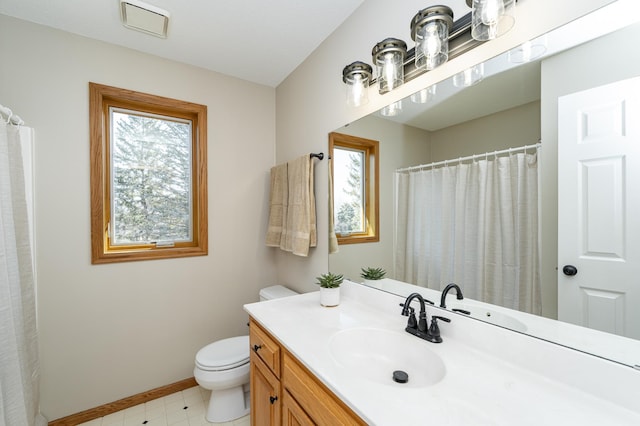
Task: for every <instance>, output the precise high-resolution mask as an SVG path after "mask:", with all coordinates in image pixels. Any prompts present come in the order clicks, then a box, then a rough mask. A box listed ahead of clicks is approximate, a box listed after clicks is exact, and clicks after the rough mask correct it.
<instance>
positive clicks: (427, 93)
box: [411, 84, 438, 104]
mask: <svg viewBox="0 0 640 426" xmlns="http://www.w3.org/2000/svg"><path fill="white" fill-rule="evenodd" d="M437 88H438V86H437V85H436V84H432V85H431V86H429V87H426V88H424V89H422V90H419V91H417V92H415V93H414V94H412V95H411V102H413V103H415V104H426V103H427V102H429V101H431V100H432V99H433V98H434V97H435V95H436V89H437Z"/></svg>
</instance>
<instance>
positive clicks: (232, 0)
mask: <svg viewBox="0 0 640 426" xmlns="http://www.w3.org/2000/svg"><path fill="white" fill-rule="evenodd" d="M145 1H146V3H149V4H151V5H153V6H156V7H159V8H161V9H165V10H167V11H169V13H170V15H171V18H170V21H169V31H168V37H167V39H161V38H158V37H154V36H151V35H147V34H144V33H140V32H136V31H133V30H130V29H127V28H125V27H124V26H123V25H122V24H121V22H120V15H119V0H0V13H2V14H4V15H9V16H13V17H16V18H20V19H23V20H26V21H32V22H36V23H39V24H43V25H47V26H50V27H53V28H58V29H61V30H65V31H68V32H71V33H75V34H80V35H82V36H85V37H89V38H93V39H97V40H102V41H106V42H109V43H113V44H117V45H121V46H126V47H130V48H132V49H135V50H139V51H142V52H146V53H151V54H154V55H157V56H161V57H164V58H168V59H173V60H176V61H179V62H184V63H187V64H191V65H196V66H199V67H203V68H207V69H210V70H213V71H217V72H220V73H222V74H227V75H231V76H234V77H238V78H241V79H244V80H248V81H252V82H255V83H260V84H264V85H267V86H271V87H275V86H277V85H278V84H279V83H280V82H282V80H284V78H285V77H286V76H287V75H289V74H290V73H291V72H292V71H293V70H294V69H295V68H296V67H297V66H298V65H300V63H302V62H303V61H304V59H305V58H306V57H307V56H309V54H310V53H311V52H313V50H314V49H315V48H316V47H318V45H320V43H321V42H322V41H323V40H324V39H325V38H326V37H327V36H328V35H329V34H331V33H332V32H333V31H334V30H335V29H336V28H337V27H338V26H339V25H340V24H341V23H342V22H344V20H345V19H346V18H347V17H348V16H349V15H351V13H352V12H353V11H354V10H355V9H357V8H358V6H360V5H361V4H362V3H363V1H364V0H321V1H305V0H188V1H178V0H145Z"/></svg>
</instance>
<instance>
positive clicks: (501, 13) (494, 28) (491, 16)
mask: <svg viewBox="0 0 640 426" xmlns="http://www.w3.org/2000/svg"><path fill="white" fill-rule="evenodd" d="M469 3H471V37H473V38H474V39H476V40H480V41H486V40H493V39H494V38H496V37H500V36H501V35H503V34H505V33H506V32H508V31H509V30H510V29H511V28H512V27H513V24H515V22H516V17H515V9H516V0H467V4H469Z"/></svg>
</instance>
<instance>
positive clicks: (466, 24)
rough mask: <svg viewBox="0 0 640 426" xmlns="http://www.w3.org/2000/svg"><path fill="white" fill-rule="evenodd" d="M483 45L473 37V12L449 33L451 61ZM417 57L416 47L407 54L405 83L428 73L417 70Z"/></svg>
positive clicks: (456, 22)
mask: <svg viewBox="0 0 640 426" xmlns="http://www.w3.org/2000/svg"><path fill="white" fill-rule="evenodd" d="M482 43H484V41H478V40H474V39H473V37H471V12H469V13H467V14H466V15H464V16H463V17H462V18H460V19H458V20H456V21H455V22H454V23H453V27H452V28H451V31H450V32H449V60H451V59H453V58H455V57H457V56H460V55H462V54H463V53H465V52H468V51H469V50H471V49H473V48H474V47H476V46H478V45H480V44H482ZM415 55H416V51H415V47H412V48H411V49H410V50H409V51H408V52H407V57H406V58H405V60H404V63H403V64H404V65H403V66H404V82H405V83H407V82H408V81H411V80H413V79H414V78H416V77H419V76H421V75H422V74H424V73H426V72H428V71H426V70H424V69H418V68H416V64H415ZM376 81H377V79H375V78H374V79H373V80H372V81H371V85H372V86H373V85H374V84H375V83H376Z"/></svg>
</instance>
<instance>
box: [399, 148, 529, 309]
mask: <svg viewBox="0 0 640 426" xmlns="http://www.w3.org/2000/svg"><path fill="white" fill-rule="evenodd" d="M452 163H456V164H454V165H452V166H445V167H440V168H431V169H427V170H419V171H412V172H396V174H395V179H396V236H395V237H396V256H395V267H396V276H397V278H398V279H399V280H402V281H406V282H410V283H414V284H417V285H420V286H423V287H428V288H432V289H436V290H441V289H442V288H444V286H446V285H447V284H449V283H456V284H458V285H459V286H460V287H461V288H462V290H463V293H464V295H465V297H469V298H471V299H476V300H481V301H484V302H488V303H493V304H497V305H500V306H504V307H508V308H512V309H518V310H521V311H525V312H530V313H536V314H539V313H540V312H541V305H540V271H539V253H538V250H539V249H538V247H539V244H538V241H539V237H538V167H537V154H525V153H518V154H510V155H508V156H505V157H496V158H490V159H483V160H481V161H473V162H472V163H469V164H464V163H460V164H457V162H452Z"/></svg>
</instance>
